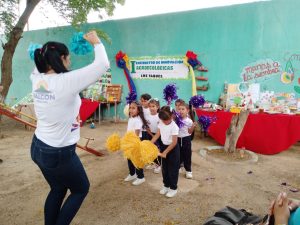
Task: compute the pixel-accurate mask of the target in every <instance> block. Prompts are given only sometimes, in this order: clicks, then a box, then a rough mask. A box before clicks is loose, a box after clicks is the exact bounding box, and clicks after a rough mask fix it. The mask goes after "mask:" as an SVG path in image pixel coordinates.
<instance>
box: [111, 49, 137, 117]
mask: <svg viewBox="0 0 300 225" xmlns="http://www.w3.org/2000/svg"><path fill="white" fill-rule="evenodd" d="M116 64H117V66H118V67H119V68H121V69H123V71H124V74H125V77H126V80H127V85H128V89H129V92H128V95H127V97H126V102H127V105H126V106H125V108H124V114H125V113H126V112H127V111H128V110H127V109H126V108H129V107H128V105H129V104H130V103H131V102H133V101H136V99H137V92H136V88H135V85H134V83H133V80H132V78H131V75H130V72H129V68H130V66H129V59H128V56H127V54H125V53H124V52H122V51H119V52H118V53H117V54H116ZM125 111H126V112H125ZM126 114H127V113H126Z"/></svg>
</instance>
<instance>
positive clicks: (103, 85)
mask: <svg viewBox="0 0 300 225" xmlns="http://www.w3.org/2000/svg"><path fill="white" fill-rule="evenodd" d="M109 84H111V69H108V70H107V71H106V72H105V73H104V74H102V76H101V78H100V79H99V80H98V81H96V83H94V84H92V85H90V86H89V87H88V88H87V89H86V90H84V91H83V96H84V98H90V99H93V100H96V101H103V100H105V99H106V97H107V96H106V89H107V85H109Z"/></svg>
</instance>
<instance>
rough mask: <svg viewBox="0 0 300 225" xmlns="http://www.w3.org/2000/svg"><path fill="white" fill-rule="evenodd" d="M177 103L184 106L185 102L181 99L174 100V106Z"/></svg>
mask: <svg viewBox="0 0 300 225" xmlns="http://www.w3.org/2000/svg"><path fill="white" fill-rule="evenodd" d="M177 103H179V104H184V103H185V101H184V100H183V99H181V98H177V99H176V100H175V105H176V104H177Z"/></svg>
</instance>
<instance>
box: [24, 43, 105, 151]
mask: <svg viewBox="0 0 300 225" xmlns="http://www.w3.org/2000/svg"><path fill="white" fill-rule="evenodd" d="M94 50H95V59H94V62H93V63H91V64H90V65H88V66H86V67H83V68H81V69H77V70H72V71H70V72H66V73H60V74H55V73H54V74H44V73H39V72H38V71H37V70H35V71H34V72H33V73H32V74H31V75H30V79H31V81H32V96H33V100H34V109H35V113H36V117H37V128H36V130H35V135H36V136H37V138H38V139H40V140H41V141H43V142H44V143H46V144H48V145H50V146H53V147H64V146H68V145H72V144H75V143H76V142H77V141H78V140H79V138H80V132H79V128H80V124H79V123H78V121H77V120H76V117H77V116H78V114H79V109H80V105H81V100H80V97H79V92H80V91H82V90H83V89H85V88H86V87H88V86H89V85H91V84H93V83H94V82H96V81H97V79H99V78H100V77H101V75H102V74H104V73H105V72H106V70H107V69H108V68H109V61H108V58H107V55H106V51H105V48H104V46H103V44H97V45H95V48H94Z"/></svg>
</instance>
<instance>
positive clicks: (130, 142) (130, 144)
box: [121, 131, 141, 160]
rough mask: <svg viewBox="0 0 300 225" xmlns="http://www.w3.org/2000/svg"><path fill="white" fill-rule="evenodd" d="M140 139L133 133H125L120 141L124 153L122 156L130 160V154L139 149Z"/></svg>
mask: <svg viewBox="0 0 300 225" xmlns="http://www.w3.org/2000/svg"><path fill="white" fill-rule="evenodd" d="M140 142H141V141H140V138H139V137H138V136H137V135H136V134H135V133H134V132H133V131H130V132H127V133H126V134H125V135H124V137H123V138H122V139H121V149H122V150H123V151H124V156H125V158H127V159H130V160H131V154H132V152H133V151H136V149H139V148H140Z"/></svg>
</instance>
